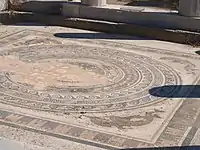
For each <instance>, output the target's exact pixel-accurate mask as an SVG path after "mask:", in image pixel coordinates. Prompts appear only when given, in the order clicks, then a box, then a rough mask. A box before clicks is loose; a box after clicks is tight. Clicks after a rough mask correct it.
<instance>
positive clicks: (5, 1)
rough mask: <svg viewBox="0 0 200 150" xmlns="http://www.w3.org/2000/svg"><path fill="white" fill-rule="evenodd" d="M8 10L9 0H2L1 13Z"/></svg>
mask: <svg viewBox="0 0 200 150" xmlns="http://www.w3.org/2000/svg"><path fill="white" fill-rule="evenodd" d="M6 9H8V0H0V11H3V10H6Z"/></svg>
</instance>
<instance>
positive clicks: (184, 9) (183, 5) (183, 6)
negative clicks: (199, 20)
mask: <svg viewBox="0 0 200 150" xmlns="http://www.w3.org/2000/svg"><path fill="white" fill-rule="evenodd" d="M179 14H180V15H183V16H188V17H198V16H200V0H179Z"/></svg>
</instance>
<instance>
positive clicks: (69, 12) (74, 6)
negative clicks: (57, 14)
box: [62, 2, 81, 18]
mask: <svg viewBox="0 0 200 150" xmlns="http://www.w3.org/2000/svg"><path fill="white" fill-rule="evenodd" d="M80 7H81V4H80V3H77V2H71V3H70V2H69V3H66V4H64V5H63V7H62V13H63V14H64V15H65V16H68V17H75V18H79V17H80Z"/></svg>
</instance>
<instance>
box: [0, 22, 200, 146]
mask: <svg viewBox="0 0 200 150" xmlns="http://www.w3.org/2000/svg"><path fill="white" fill-rule="evenodd" d="M0 45H1V48H0V71H1V72H0V125H1V128H0V136H1V137H3V138H5V139H8V140H16V141H18V142H24V143H26V144H30V145H35V146H36V147H37V146H38V147H39V148H42V147H43V148H47V149H52V150H54V149H56V150H58V149H59V150H64V149H66V147H67V149H74V148H75V149H101V148H102V149H125V148H142V147H167V146H181V145H182V146H188V145H198V144H200V141H199V138H198V137H199V132H200V130H199V128H200V87H199V86H200V79H199V78H200V76H199V75H200V56H199V55H198V51H199V48H192V47H190V46H186V45H180V44H175V43H169V42H161V41H155V40H151V39H144V38H139V37H129V36H121V35H107V34H104V33H94V32H90V31H84V30H77V29H70V28H61V27H46V26H41V25H35V26H31V25H30V26H29V25H26V26H25V25H16V26H0ZM180 85H181V86H180ZM166 86H167V87H168V88H166ZM163 93H164V94H163ZM28 135H29V136H28ZM52 141H53V142H52ZM50 143H51V144H50ZM63 143H65V144H63ZM0 144H1V143H0ZM52 144H55V145H52ZM39 148H38V149H39Z"/></svg>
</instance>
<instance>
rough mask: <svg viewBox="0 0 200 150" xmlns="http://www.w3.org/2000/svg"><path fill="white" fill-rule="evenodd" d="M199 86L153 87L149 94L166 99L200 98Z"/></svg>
mask: <svg viewBox="0 0 200 150" xmlns="http://www.w3.org/2000/svg"><path fill="white" fill-rule="evenodd" d="M199 91H200V85H167V86H160V87H154V88H152V89H150V90H149V93H150V94H151V95H153V96H156V97H166V98H200V92H199Z"/></svg>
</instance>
